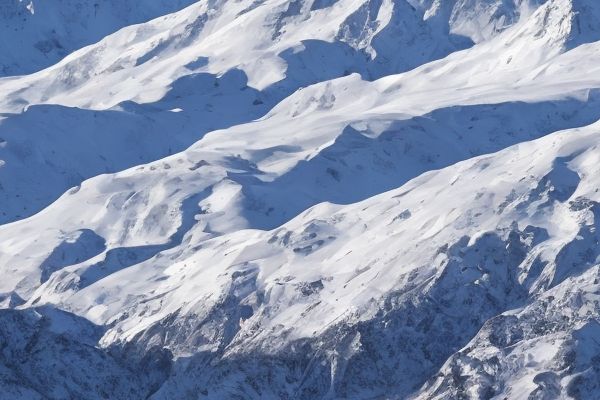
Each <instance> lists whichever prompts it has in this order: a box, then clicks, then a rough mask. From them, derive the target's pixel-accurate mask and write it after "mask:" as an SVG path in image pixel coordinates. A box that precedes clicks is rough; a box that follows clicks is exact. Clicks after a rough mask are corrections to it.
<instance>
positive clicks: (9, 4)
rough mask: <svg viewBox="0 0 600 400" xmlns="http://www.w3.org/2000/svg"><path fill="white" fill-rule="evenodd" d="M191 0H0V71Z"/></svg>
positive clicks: (54, 57)
mask: <svg viewBox="0 0 600 400" xmlns="http://www.w3.org/2000/svg"><path fill="white" fill-rule="evenodd" d="M193 2H194V0H151V1H150V0H143V1H139V0H138V1H123V0H120V1H115V0H98V1H92V0H54V1H47V0H4V1H3V2H2V3H1V4H0V37H3V38H10V40H2V42H1V43H0V52H1V53H2V56H1V57H0V76H7V75H23V74H28V73H32V72H35V71H38V70H41V69H43V68H45V67H49V66H50V65H52V64H54V63H56V62H58V61H60V59H62V58H63V57H65V56H67V55H69V54H70V53H71V52H73V51H75V50H77V49H79V48H81V47H83V46H86V45H89V44H92V43H95V42H97V41H98V40H100V39H102V38H103V37H104V36H106V35H108V34H111V33H113V32H115V31H116V30H118V29H120V28H122V27H124V26H127V25H131V24H135V23H140V22H145V21H148V20H150V19H152V18H156V17H158V16H161V15H164V14H167V13H171V12H174V11H178V10H180V9H182V8H184V7H185V6H187V5H189V4H191V3H193Z"/></svg>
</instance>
